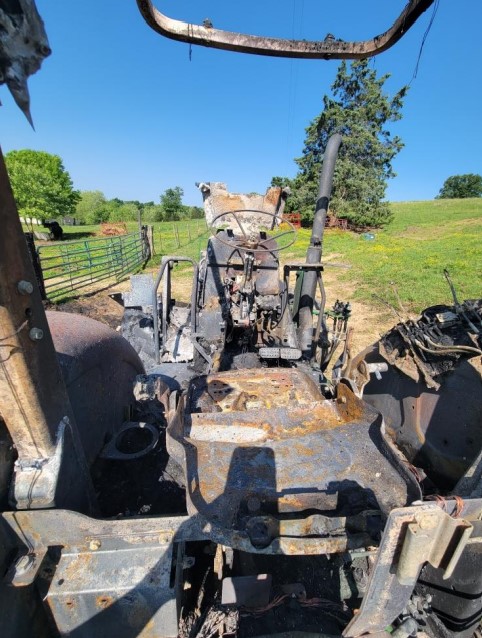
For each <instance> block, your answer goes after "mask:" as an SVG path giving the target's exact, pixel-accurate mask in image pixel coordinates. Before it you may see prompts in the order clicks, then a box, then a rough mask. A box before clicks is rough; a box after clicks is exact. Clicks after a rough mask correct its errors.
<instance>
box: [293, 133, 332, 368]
mask: <svg viewBox="0 0 482 638" xmlns="http://www.w3.org/2000/svg"><path fill="white" fill-rule="evenodd" d="M340 144H341V135H340V134H339V133H335V134H334V135H332V136H331V137H330V139H329V140H328V143H327V145H326V149H325V155H324V157H323V166H322V169H321V175H320V188H319V191H318V200H317V202H316V210H315V217H314V219H313V230H312V231H311V241H310V245H309V247H308V251H307V253H306V263H307V264H318V263H320V261H321V255H322V252H323V234H324V232H325V223H326V215H327V212H328V205H329V203H330V197H331V189H332V186H333V173H334V170H335V162H336V158H337V156H338V149H339V148H340ZM316 287H317V272H316V271H315V270H312V271H307V272H305V273H304V276H303V283H302V287H301V295H300V301H299V306H298V340H299V344H300V348H301V350H302V351H303V357H304V358H307V359H309V358H311V354H312V342H313V303H314V299H315V295H316ZM323 310H324V309H323V308H321V309H320V312H323Z"/></svg>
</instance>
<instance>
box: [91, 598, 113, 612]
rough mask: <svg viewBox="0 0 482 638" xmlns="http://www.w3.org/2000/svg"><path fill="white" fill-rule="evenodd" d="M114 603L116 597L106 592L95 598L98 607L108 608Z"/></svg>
mask: <svg viewBox="0 0 482 638" xmlns="http://www.w3.org/2000/svg"><path fill="white" fill-rule="evenodd" d="M113 603H114V598H112V596H106V595H105V594H102V595H100V596H97V597H96V599H95V604H96V607H99V608H100V609H107V607H110V606H111V605H112V604H113Z"/></svg>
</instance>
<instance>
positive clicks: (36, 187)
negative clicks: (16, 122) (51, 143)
mask: <svg viewBox="0 0 482 638" xmlns="http://www.w3.org/2000/svg"><path fill="white" fill-rule="evenodd" d="M5 161H6V165H7V170H8V174H9V177H10V182H11V184H12V189H13V194H14V196H15V200H16V202H17V207H18V211H19V214H20V215H21V216H22V217H35V218H38V219H50V218H55V217H61V216H62V217H63V216H65V215H73V214H75V206H76V204H77V202H78V201H79V199H80V195H79V192H78V191H76V190H75V189H74V187H73V183H72V179H71V177H70V175H69V173H68V172H67V171H66V170H65V168H64V165H63V163H62V160H61V158H60V157H59V156H58V155H51V154H50V153H45V152H44V151H32V150H28V149H25V150H21V151H10V152H9V153H7V154H6V155H5Z"/></svg>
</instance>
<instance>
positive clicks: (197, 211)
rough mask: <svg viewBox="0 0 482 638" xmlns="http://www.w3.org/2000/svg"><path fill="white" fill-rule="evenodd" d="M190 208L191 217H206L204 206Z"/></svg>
mask: <svg viewBox="0 0 482 638" xmlns="http://www.w3.org/2000/svg"><path fill="white" fill-rule="evenodd" d="M190 208H191V211H190V218H191V219H204V208H201V206H191V207H190Z"/></svg>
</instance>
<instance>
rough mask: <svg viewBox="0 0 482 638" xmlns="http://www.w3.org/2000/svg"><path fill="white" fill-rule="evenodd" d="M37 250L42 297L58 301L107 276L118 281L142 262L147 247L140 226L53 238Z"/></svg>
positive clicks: (104, 280) (147, 253) (90, 288)
mask: <svg viewBox="0 0 482 638" xmlns="http://www.w3.org/2000/svg"><path fill="white" fill-rule="evenodd" d="M36 253H37V255H36V256H37V263H38V266H39V269H40V271H41V278H42V281H43V289H44V297H45V299H48V300H50V301H60V300H62V299H64V298H66V297H74V296H76V295H78V294H80V293H81V292H86V291H92V292H93V291H95V290H97V289H98V288H99V284H100V283H105V285H107V284H108V280H111V281H112V283H117V282H119V281H121V280H122V279H124V278H125V277H126V276H127V275H129V274H131V273H133V272H135V271H136V270H138V269H139V268H140V267H141V266H142V265H143V264H145V262H146V261H147V260H148V259H149V257H150V248H149V242H148V239H147V235H146V232H145V231H144V230H143V231H142V232H135V233H129V234H127V235H120V236H117V237H100V238H96V239H86V240H80V241H77V240H76V241H67V242H65V241H64V242H55V243H53V242H52V243H50V244H48V245H45V246H38V247H37V248H36ZM38 275H39V273H37V276H38Z"/></svg>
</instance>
